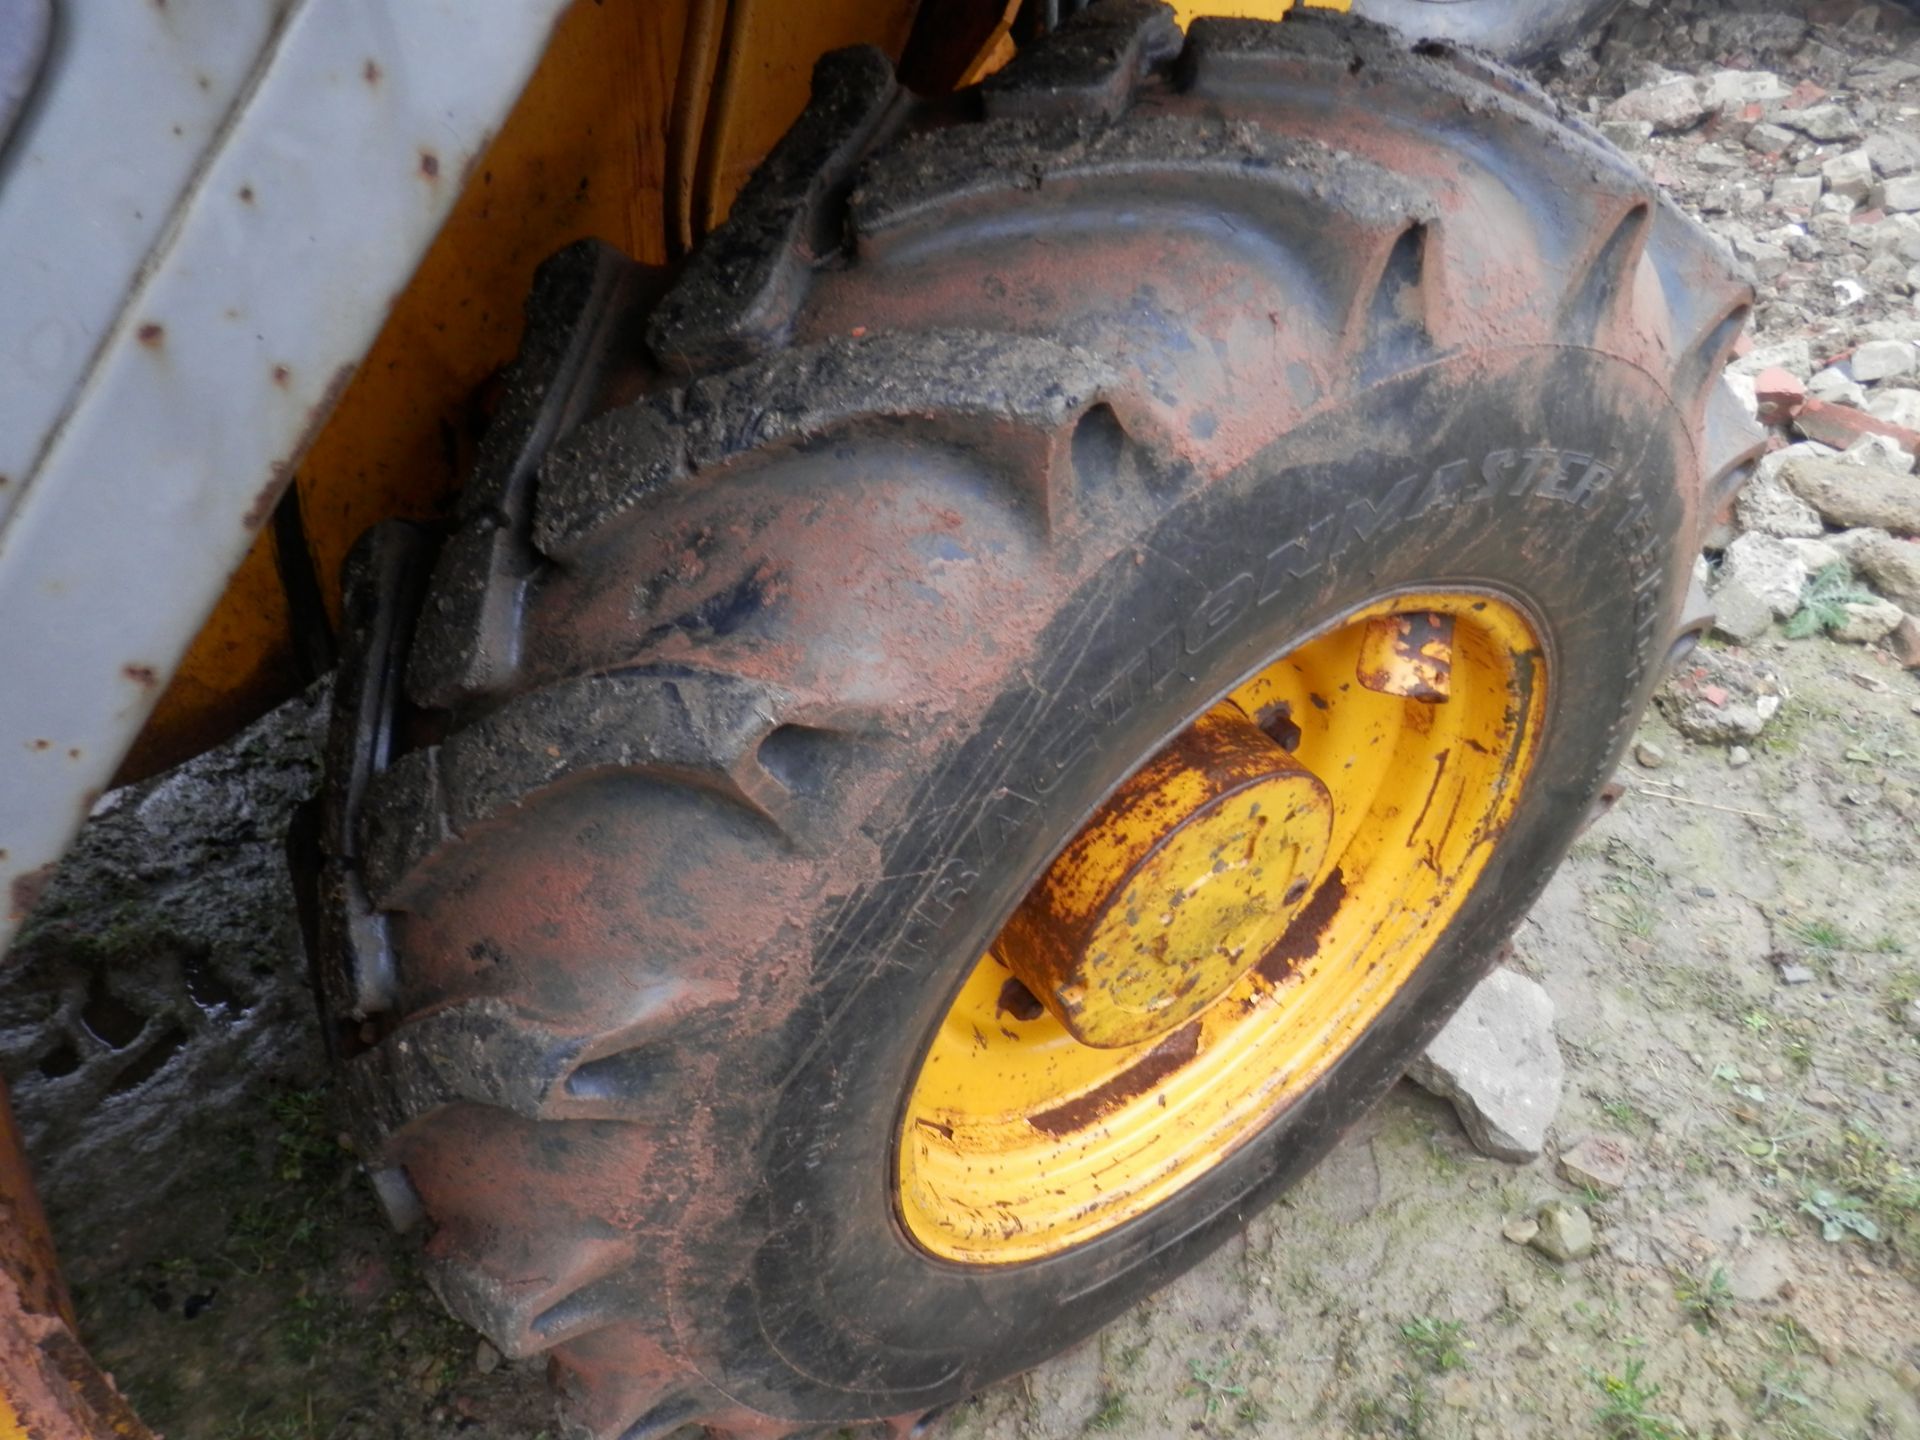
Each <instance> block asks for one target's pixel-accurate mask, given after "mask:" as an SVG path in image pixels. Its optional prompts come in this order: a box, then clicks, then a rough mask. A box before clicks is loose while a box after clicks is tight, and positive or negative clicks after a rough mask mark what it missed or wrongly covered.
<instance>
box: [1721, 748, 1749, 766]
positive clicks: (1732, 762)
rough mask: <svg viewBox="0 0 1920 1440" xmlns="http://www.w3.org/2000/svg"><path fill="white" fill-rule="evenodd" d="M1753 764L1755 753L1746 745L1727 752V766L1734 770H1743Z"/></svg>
mask: <svg viewBox="0 0 1920 1440" xmlns="http://www.w3.org/2000/svg"><path fill="white" fill-rule="evenodd" d="M1752 763H1753V752H1752V751H1751V750H1749V749H1747V747H1746V746H1744V745H1735V746H1733V747H1731V748H1730V749H1729V750H1728V751H1727V764H1728V766H1730V767H1731V768H1732V769H1735V770H1742V769H1745V768H1746V767H1747V766H1749V765H1751V764H1752Z"/></svg>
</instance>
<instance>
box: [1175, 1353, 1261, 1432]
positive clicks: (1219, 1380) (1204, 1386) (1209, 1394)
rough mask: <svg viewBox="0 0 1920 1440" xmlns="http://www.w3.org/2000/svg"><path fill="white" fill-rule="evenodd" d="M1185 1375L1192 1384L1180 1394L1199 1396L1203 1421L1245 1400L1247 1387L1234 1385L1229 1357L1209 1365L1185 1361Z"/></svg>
mask: <svg viewBox="0 0 1920 1440" xmlns="http://www.w3.org/2000/svg"><path fill="white" fill-rule="evenodd" d="M1187 1373H1188V1374H1189V1375H1191V1376H1192V1377H1193V1380H1192V1383H1191V1384H1189V1385H1188V1386H1187V1388H1186V1389H1185V1390H1183V1391H1181V1392H1180V1393H1181V1394H1182V1395H1198V1396H1200V1398H1201V1403H1202V1405H1203V1406H1204V1410H1203V1418H1204V1419H1207V1420H1211V1419H1213V1417H1214V1414H1215V1412H1216V1411H1218V1410H1220V1409H1222V1408H1223V1407H1225V1406H1227V1405H1229V1404H1235V1403H1237V1402H1239V1401H1242V1400H1244V1399H1246V1398H1247V1387H1246V1386H1244V1385H1240V1384H1236V1383H1235V1382H1234V1380H1233V1378H1232V1376H1233V1360H1232V1357H1230V1356H1229V1357H1226V1358H1223V1359H1220V1360H1216V1361H1215V1362H1214V1363H1213V1364H1211V1365H1208V1364H1205V1363H1203V1362H1202V1361H1200V1360H1199V1359H1198V1358H1194V1359H1190V1360H1188V1361H1187Z"/></svg>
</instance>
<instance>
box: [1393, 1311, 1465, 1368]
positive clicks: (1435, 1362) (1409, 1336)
mask: <svg viewBox="0 0 1920 1440" xmlns="http://www.w3.org/2000/svg"><path fill="white" fill-rule="evenodd" d="M1466 1328H1467V1327H1466V1325H1465V1324H1464V1323H1462V1322H1461V1321H1459V1320H1436V1319H1435V1318H1434V1317H1433V1316H1431V1315H1421V1316H1418V1317H1417V1318H1415V1319H1412V1320H1409V1321H1407V1323H1406V1324H1404V1325H1402V1326H1401V1327H1400V1343H1401V1344H1402V1345H1404V1346H1405V1347H1406V1351H1407V1354H1408V1355H1410V1356H1411V1357H1412V1358H1413V1360H1414V1363H1415V1364H1417V1365H1419V1366H1420V1368H1421V1369H1423V1370H1425V1371H1426V1372H1427V1373H1428V1374H1429V1375H1444V1374H1445V1373H1446V1372H1447V1371H1449V1370H1464V1369H1465V1368H1466V1364H1467V1353H1466V1352H1467V1351H1469V1350H1471V1349H1472V1348H1473V1342H1472V1341H1470V1340H1468V1339H1467V1338H1466Z"/></svg>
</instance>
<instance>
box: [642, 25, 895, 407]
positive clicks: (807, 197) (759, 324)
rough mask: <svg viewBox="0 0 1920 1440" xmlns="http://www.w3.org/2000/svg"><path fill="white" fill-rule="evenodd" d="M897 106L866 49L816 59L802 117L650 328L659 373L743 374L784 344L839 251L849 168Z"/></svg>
mask: <svg viewBox="0 0 1920 1440" xmlns="http://www.w3.org/2000/svg"><path fill="white" fill-rule="evenodd" d="M898 95H899V88H898V86H897V85H896V83H895V81H894V77H893V66H892V64H891V63H890V62H889V61H888V60H887V57H886V56H885V55H883V54H881V53H880V51H878V50H876V49H873V48H872V47H871V46H856V47H853V48H851V49H847V50H835V51H832V52H831V53H829V54H827V55H823V56H822V57H821V58H820V61H819V63H818V64H817V65H815V67H814V72H813V98H812V100H811V101H810V102H809V103H808V105H807V108H806V110H805V112H803V113H802V115H801V116H800V118H799V120H797V121H796V122H794V126H793V128H792V129H791V130H789V131H788V132H787V134H786V137H785V138H784V139H783V140H781V141H780V143H779V144H778V145H776V146H775V147H774V149H773V153H772V154H770V155H769V156H768V157H767V158H766V160H765V161H764V162H763V163H762V164H761V166H760V168H759V169H758V170H756V171H755V172H754V175H753V178H752V179H751V180H749V181H748V182H747V185H746V187H745V188H744V189H743V190H742V191H741V192H740V195H739V198H738V199H737V200H735V201H734V205H733V210H732V212H731V213H730V214H729V215H728V217H727V220H726V223H725V224H723V225H722V226H721V227H720V228H719V229H718V230H717V231H715V232H714V233H713V235H712V236H710V237H709V238H708V240H707V242H706V244H705V245H703V246H702V247H701V248H700V249H699V250H697V251H696V252H695V253H694V255H693V256H692V258H691V259H690V260H688V262H687V266H686V269H685V270H684V271H683V272H682V274H681V276H680V280H679V282H678V283H677V284H676V285H675V286H674V287H673V289H672V290H671V291H669V292H668V293H667V295H666V297H665V298H664V299H663V300H662V301H661V303H660V306H659V308H658V309H657V310H656V311H655V313H654V315H653V317H652V318H651V319H650V320H649V321H648V323H647V330H646V337H647V346H648V348H649V349H650V350H651V351H652V352H653V354H654V356H655V358H656V359H657V360H658V361H659V362H660V363H661V364H663V365H665V366H668V367H670V368H672V369H676V370H679V371H680V372H682V373H686V374H694V373H698V372H700V371H704V370H710V369H714V368H717V367H720V366H727V365H738V364H741V363H743V362H745V361H747V360H749V359H751V358H753V356H755V355H756V354H759V353H761V352H762V351H764V350H767V349H769V348H771V347H772V346H774V345H776V344H778V343H779V342H780V340H781V339H783V338H784V336H785V335H786V332H787V329H788V326H789V325H790V324H791V322H792V318H793V314H794V312H795V311H796V310H797V309H798V308H799V306H800V303H801V302H802V300H804V299H805V297H806V290H807V277H808V273H809V271H810V269H811V267H812V266H813V264H814V263H815V262H816V261H817V260H819V259H820V258H821V257H822V256H823V255H825V254H828V253H831V251H832V250H833V249H834V248H836V247H837V245H838V243H839V232H838V229H837V226H836V225H835V224H834V223H833V221H834V218H835V216H836V215H837V212H838V208H839V201H840V197H841V194H842V192H843V191H844V190H845V187H846V185H847V182H848V181H849V180H850V178H851V176H852V173H853V167H854V166H855V164H857V163H858V161H859V158H860V156H861V155H862V154H863V153H864V151H865V150H866V147H867V146H868V145H869V144H870V143H871V142H872V140H873V139H874V137H875V136H876V135H877V134H878V133H879V132H880V131H881V130H882V129H883V128H884V127H885V125H886V123H887V121H888V119H889V117H890V115H891V114H892V113H893V111H894V109H895V101H896V99H897V97H898Z"/></svg>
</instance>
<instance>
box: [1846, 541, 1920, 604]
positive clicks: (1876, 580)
mask: <svg viewBox="0 0 1920 1440" xmlns="http://www.w3.org/2000/svg"><path fill="white" fill-rule="evenodd" d="M1848 559H1849V560H1850V561H1851V562H1852V565H1853V568H1854V569H1855V570H1858V571H1859V572H1860V573H1861V574H1862V575H1864V576H1866V577H1867V579H1868V580H1870V581H1872V582H1873V588H1874V589H1876V590H1878V591H1879V592H1880V593H1881V594H1882V595H1884V596H1886V597H1887V598H1888V599H1889V600H1891V601H1893V602H1894V603H1895V604H1896V605H1898V606H1900V607H1901V609H1903V610H1909V611H1913V612H1915V613H1920V544H1916V543H1914V542H1913V541H1911V540H1896V539H1894V538H1893V537H1892V536H1891V535H1887V534H1884V533H1883V534H1879V535H1875V536H1872V537H1871V538H1868V539H1866V540H1864V541H1862V542H1861V543H1859V544H1857V545H1855V546H1854V547H1853V549H1852V550H1851V552H1850V553H1849V555H1848Z"/></svg>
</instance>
